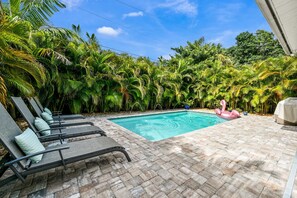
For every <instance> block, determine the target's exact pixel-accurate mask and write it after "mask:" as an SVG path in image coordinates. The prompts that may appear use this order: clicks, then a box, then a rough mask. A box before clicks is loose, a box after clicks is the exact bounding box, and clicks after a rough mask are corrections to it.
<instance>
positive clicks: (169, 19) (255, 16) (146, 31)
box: [50, 0, 271, 61]
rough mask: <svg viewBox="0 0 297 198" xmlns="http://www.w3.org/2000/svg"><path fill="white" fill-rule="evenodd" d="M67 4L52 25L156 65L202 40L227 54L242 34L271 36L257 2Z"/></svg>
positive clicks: (81, 0) (82, 0) (110, 0)
mask: <svg viewBox="0 0 297 198" xmlns="http://www.w3.org/2000/svg"><path fill="white" fill-rule="evenodd" d="M62 1H63V2H64V4H65V5H66V8H65V9H61V10H60V12H58V13H56V14H55V15H54V16H53V17H52V18H51V19H50V23H51V24H52V25H54V26H56V27H64V28H69V29H70V28H71V26H72V24H74V25H80V27H81V29H82V36H83V37H85V36H84V35H85V33H86V32H88V33H89V34H92V33H94V34H95V35H96V37H97V39H98V41H99V44H100V45H101V46H102V48H103V49H111V50H112V51H115V52H118V53H122V52H126V53H128V54H130V55H132V56H135V57H137V56H146V57H149V58H150V59H151V60H152V61H156V60H157V59H158V57H160V56H163V57H164V58H169V57H170V56H169V55H174V51H172V50H171V48H172V47H179V46H186V45H187V41H190V42H193V41H195V40H198V39H199V38H201V37H204V38H205V41H206V42H213V43H221V44H222V45H223V47H226V48H227V47H231V46H232V45H234V44H235V42H236V41H235V37H236V36H237V35H238V34H239V33H241V32H244V31H249V32H253V33H254V32H256V30H258V29H264V30H268V31H271V29H270V27H269V25H268V23H267V22H266V20H265V18H264V17H263V15H262V13H261V11H260V9H259V8H258V6H257V4H256V1H255V0H227V1H223V0H143V1H139V0H62Z"/></svg>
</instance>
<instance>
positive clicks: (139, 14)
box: [123, 11, 143, 18]
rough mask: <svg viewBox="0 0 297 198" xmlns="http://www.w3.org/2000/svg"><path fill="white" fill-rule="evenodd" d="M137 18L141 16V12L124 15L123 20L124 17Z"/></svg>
mask: <svg viewBox="0 0 297 198" xmlns="http://www.w3.org/2000/svg"><path fill="white" fill-rule="evenodd" d="M139 16H143V12H141V11H139V12H130V13H127V14H124V15H123V18H126V17H139Z"/></svg>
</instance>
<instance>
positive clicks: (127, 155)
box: [120, 149, 131, 162]
mask: <svg viewBox="0 0 297 198" xmlns="http://www.w3.org/2000/svg"><path fill="white" fill-rule="evenodd" d="M120 152H122V153H123V154H124V155H125V156H126V158H127V160H128V162H131V158H130V156H129V154H128V153H127V151H126V150H125V149H123V150H120Z"/></svg>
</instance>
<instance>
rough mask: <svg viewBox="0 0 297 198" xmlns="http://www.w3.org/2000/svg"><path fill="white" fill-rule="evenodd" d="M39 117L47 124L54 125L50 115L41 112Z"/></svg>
mask: <svg viewBox="0 0 297 198" xmlns="http://www.w3.org/2000/svg"><path fill="white" fill-rule="evenodd" d="M41 117H42V118H43V119H44V120H45V121H46V122H47V123H48V124H52V123H54V119H53V117H52V116H51V115H50V114H48V113H46V112H42V113H41Z"/></svg>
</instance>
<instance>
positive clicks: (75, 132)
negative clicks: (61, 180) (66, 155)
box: [0, 97, 106, 142]
mask: <svg viewBox="0 0 297 198" xmlns="http://www.w3.org/2000/svg"><path fill="white" fill-rule="evenodd" d="M12 100H13V102H14V103H17V104H18V108H19V109H21V110H20V111H21V114H22V115H23V117H24V118H25V120H26V121H27V123H28V125H29V127H30V128H31V129H32V130H33V131H34V132H35V133H36V134H37V136H38V138H39V139H40V141H41V142H44V141H50V140H57V139H58V137H57V136H51V135H49V136H41V135H40V134H39V133H40V132H42V131H38V130H37V129H36V127H35V125H34V120H35V117H34V116H33V114H32V113H31V111H30V110H29V109H28V107H27V106H26V104H25V103H24V101H23V100H22V99H19V98H15V97H12ZM2 114H3V115H2ZM5 114H8V113H7V112H1V114H0V119H2V116H3V117H4V115H5ZM6 117H7V115H6ZM59 133H62V134H63V135H62V138H72V137H78V136H85V135H92V134H100V135H102V136H106V134H105V132H104V131H103V130H102V129H100V128H99V127H97V126H79V127H71V128H65V127H58V128H57V127H51V134H53V135H54V134H55V135H57V134H59Z"/></svg>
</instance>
